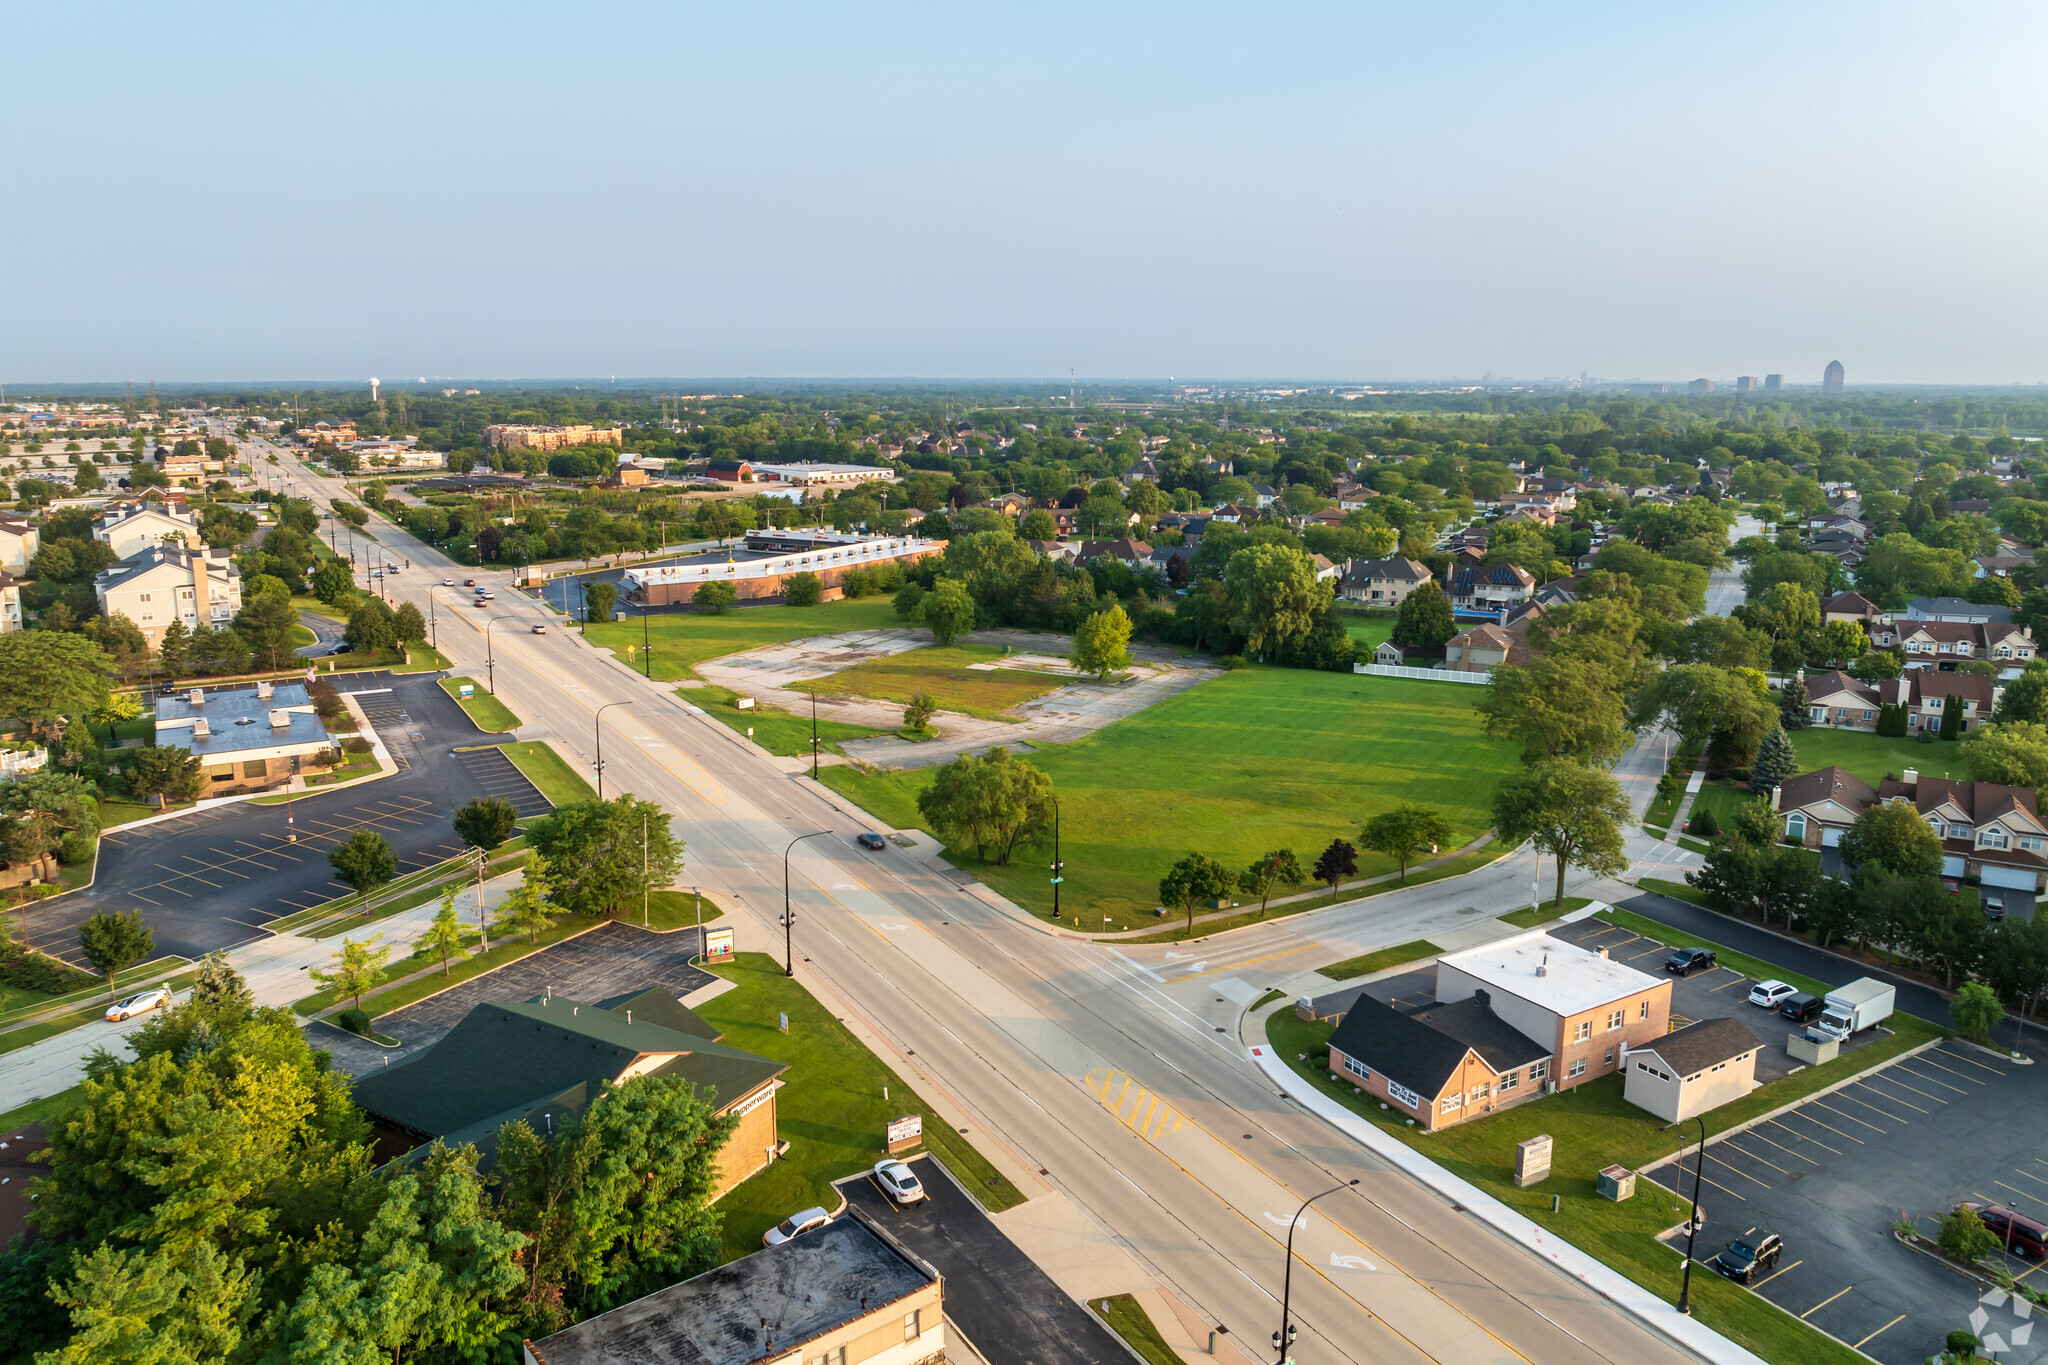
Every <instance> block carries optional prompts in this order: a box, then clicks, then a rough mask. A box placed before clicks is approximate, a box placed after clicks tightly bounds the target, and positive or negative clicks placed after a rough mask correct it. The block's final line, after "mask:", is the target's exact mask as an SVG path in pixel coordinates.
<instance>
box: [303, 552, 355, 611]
mask: <svg viewBox="0 0 2048 1365" xmlns="http://www.w3.org/2000/svg"><path fill="white" fill-rule="evenodd" d="M313 595H314V596H315V597H317V598H319V599H320V600H321V601H322V602H325V603H326V604H327V605H328V606H330V607H342V606H347V605H348V604H349V603H350V602H353V601H354V600H355V596H356V575H355V570H353V569H351V568H350V567H349V563H348V561H347V560H345V559H323V560H321V561H320V563H319V565H318V566H317V567H315V568H314V570H313Z"/></svg>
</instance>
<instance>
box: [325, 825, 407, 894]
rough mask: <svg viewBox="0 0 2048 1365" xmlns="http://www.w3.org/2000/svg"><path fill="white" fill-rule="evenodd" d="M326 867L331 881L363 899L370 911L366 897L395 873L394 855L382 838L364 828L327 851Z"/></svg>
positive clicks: (396, 865)
mask: <svg viewBox="0 0 2048 1365" xmlns="http://www.w3.org/2000/svg"><path fill="white" fill-rule="evenodd" d="M327 865H328V866H329V867H331V868H333V869H334V878H335V880H336V881H338V882H340V883H341V884H342V885H343V886H346V887H348V888H349V889H350V890H351V891H354V892H356V893H357V894H358V895H360V896H361V897H362V898H363V909H364V910H368V909H369V908H370V894H371V893H372V892H374V891H375V890H376V889H377V888H378V887H380V886H383V885H385V884H386V883H388V882H389V881H390V880H391V879H392V877H394V876H396V875H397V873H398V855H397V854H396V853H393V852H392V851H391V845H390V844H388V843H386V842H385V841H384V836H383V835H381V834H379V833H378V832H377V831H376V830H374V829H371V828H370V827H368V826H367V825H358V826H356V827H355V829H353V830H351V831H350V832H349V836H348V838H347V839H345V840H344V841H342V842H341V843H339V844H336V845H335V846H334V847H333V848H330V849H328V850H327Z"/></svg>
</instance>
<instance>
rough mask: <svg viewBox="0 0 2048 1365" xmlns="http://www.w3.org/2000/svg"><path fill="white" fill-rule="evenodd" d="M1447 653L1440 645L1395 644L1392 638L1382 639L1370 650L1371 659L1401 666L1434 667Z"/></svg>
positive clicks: (1439, 663)
mask: <svg viewBox="0 0 2048 1365" xmlns="http://www.w3.org/2000/svg"><path fill="white" fill-rule="evenodd" d="M1447 653H1448V651H1447V650H1446V649H1445V648H1444V646H1442V645H1438V646H1437V647H1436V648H1434V649H1429V648H1426V647H1424V646H1422V645H1397V644H1395V643H1394V642H1393V641H1392V640H1382V641H1380V642H1379V644H1378V645H1377V646H1375V647H1374V649H1373V651H1372V661H1373V662H1374V663H1376V664H1393V665H1397V666H1399V667H1403V668H1436V667H1439V666H1440V665H1442V663H1443V662H1444V659H1445V657H1446V655H1447Z"/></svg>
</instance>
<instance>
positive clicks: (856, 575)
mask: <svg viewBox="0 0 2048 1365" xmlns="http://www.w3.org/2000/svg"><path fill="white" fill-rule="evenodd" d="M874 588H875V579H874V575H873V574H871V573H869V572H868V571H867V570H866V569H848V570H847V571H846V572H845V573H843V574H841V575H839V591H840V593H841V595H843V596H846V597H866V596H867V595H868V594H869V593H870V592H873V591H874Z"/></svg>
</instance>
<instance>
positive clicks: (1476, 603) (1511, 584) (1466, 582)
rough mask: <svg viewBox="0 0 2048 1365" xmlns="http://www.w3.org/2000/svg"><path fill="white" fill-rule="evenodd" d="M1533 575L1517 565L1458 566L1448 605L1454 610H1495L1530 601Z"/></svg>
mask: <svg viewBox="0 0 2048 1365" xmlns="http://www.w3.org/2000/svg"><path fill="white" fill-rule="evenodd" d="M1535 586H1536V577H1535V575H1533V574H1531V573H1530V572H1529V571H1528V570H1527V569H1524V568H1522V567H1521V566H1520V565H1518V564H1493V565H1474V566H1472V567H1469V568H1467V567H1464V566H1458V567H1456V569H1455V573H1454V575H1453V577H1452V579H1451V594H1450V596H1451V606H1452V608H1453V609H1454V610H1457V611H1483V612H1498V611H1500V610H1501V609H1502V608H1506V607H1519V606H1520V605H1522V603H1524V602H1526V601H1528V600H1529V594H1530V592H1531V591H1532V590H1533V589H1534V588H1535Z"/></svg>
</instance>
